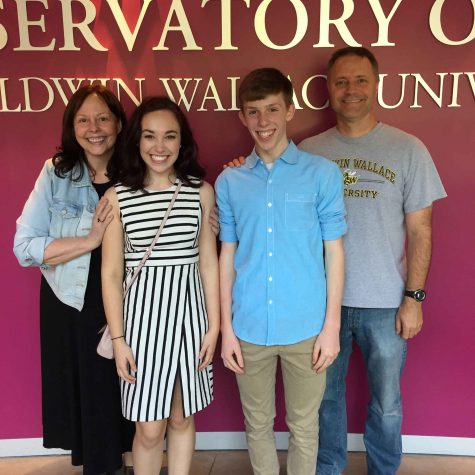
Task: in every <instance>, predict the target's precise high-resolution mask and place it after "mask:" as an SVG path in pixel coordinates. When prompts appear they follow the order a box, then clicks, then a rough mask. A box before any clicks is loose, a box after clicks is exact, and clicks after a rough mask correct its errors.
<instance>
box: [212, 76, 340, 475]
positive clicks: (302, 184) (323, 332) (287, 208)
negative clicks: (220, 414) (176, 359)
mask: <svg viewBox="0 0 475 475" xmlns="http://www.w3.org/2000/svg"><path fill="white" fill-rule="evenodd" d="M292 94H293V90H292V85H291V83H290V81H289V80H288V79H287V78H286V77H285V76H284V75H283V74H282V73H281V72H280V71H278V70H276V69H272V68H264V69H257V70H254V71H252V72H251V73H250V74H248V75H247V76H246V78H245V79H244V80H243V82H242V83H241V86H240V88H239V100H240V108H241V110H240V112H239V117H240V119H241V122H242V123H243V125H244V126H245V127H247V129H248V130H249V133H250V134H251V136H252V138H253V139H254V143H255V148H254V150H253V151H252V153H251V154H250V155H249V156H248V157H247V159H246V162H245V164H244V165H243V166H242V167H241V168H229V169H226V170H224V171H223V173H221V175H220V176H219V177H218V179H217V181H216V191H217V201H218V207H219V221H220V227H221V230H220V239H221V241H222V248H221V255H220V274H221V275H220V290H221V312H222V324H221V330H222V353H221V356H222V358H223V361H224V365H225V366H226V367H227V368H229V369H231V370H232V371H234V372H235V373H236V376H237V382H238V386H239V392H240V396H241V403H242V406H243V412H244V416H245V421H246V436H247V443H248V448H249V454H250V458H251V463H252V466H253V470H254V473H255V474H256V475H264V474H265V475H278V473H279V463H278V459H277V454H276V448H275V441H274V433H273V425H274V417H275V372H276V364H277V359H278V358H280V362H281V367H282V373H283V381H284V390H285V403H286V413H287V416H286V422H287V425H288V427H289V432H290V439H289V450H288V458H287V473H288V474H289V475H310V474H312V475H313V474H314V473H315V465H316V456H317V446H318V437H317V436H316V434H318V408H319V406H320V402H321V399H322V396H323V391H324V389H325V370H326V368H327V367H328V366H329V365H330V364H331V363H332V362H333V361H334V359H335V358H336V357H337V355H338V352H339V339H338V334H339V329H340V305H341V297H342V289H343V274H344V270H343V268H344V264H343V262H344V257H343V244H342V236H343V234H344V233H345V232H346V221H345V209H344V204H343V189H342V185H343V184H342V180H341V174H340V172H339V169H338V167H337V166H336V165H335V164H334V163H331V162H329V161H328V160H326V159H324V158H322V157H317V156H315V155H310V154H308V153H305V152H302V151H300V150H298V149H297V147H296V146H295V144H294V143H293V142H292V141H289V140H288V138H287V132H286V125H287V122H289V121H290V120H291V119H292V117H293V115H294V112H295V108H294V105H293V104H292Z"/></svg>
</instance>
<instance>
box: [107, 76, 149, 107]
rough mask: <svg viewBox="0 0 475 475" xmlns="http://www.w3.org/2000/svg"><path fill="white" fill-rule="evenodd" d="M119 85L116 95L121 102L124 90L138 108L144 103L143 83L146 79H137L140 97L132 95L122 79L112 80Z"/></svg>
mask: <svg viewBox="0 0 475 475" xmlns="http://www.w3.org/2000/svg"><path fill="white" fill-rule="evenodd" d="M112 79H113V80H114V81H115V82H116V85H117V89H116V94H117V97H118V98H119V100H121V99H122V97H121V96H122V95H121V90H123V91H124V92H125V93H126V94H127V97H128V98H129V99H130V100H131V101H132V102H133V103H134V104H135V105H136V106H138V105H139V104H140V103H141V102H142V82H143V81H145V78H135V81H137V82H138V85H139V95H138V97H137V96H136V95H135V94H133V93H132V91H131V90H130V88H129V87H128V86H127V84H126V83H125V82H124V80H123V79H121V78H112Z"/></svg>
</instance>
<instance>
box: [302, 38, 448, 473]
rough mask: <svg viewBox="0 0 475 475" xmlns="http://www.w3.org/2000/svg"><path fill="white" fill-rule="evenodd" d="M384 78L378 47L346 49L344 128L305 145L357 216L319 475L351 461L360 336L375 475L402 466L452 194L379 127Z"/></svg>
mask: <svg viewBox="0 0 475 475" xmlns="http://www.w3.org/2000/svg"><path fill="white" fill-rule="evenodd" d="M378 78H379V76H378V64H377V62H376V59H375V58H374V56H373V55H372V53H371V52H370V51H368V50H366V49H365V48H353V47H350V48H344V49H342V50H338V51H336V52H335V53H334V54H333V56H332V58H331V59H330V62H329V67H328V90H329V95H330V102H331V106H332V108H333V110H334V111H335V112H336V117H337V125H336V127H334V128H332V129H330V130H328V131H326V132H324V133H322V134H320V135H317V136H315V137H311V138H309V139H307V140H304V141H303V142H302V143H301V144H300V148H302V149H303V150H305V151H307V152H310V153H313V154H318V155H322V156H324V157H327V158H329V159H330V160H333V161H334V162H335V163H337V164H338V165H339V167H340V169H341V171H342V173H343V177H344V184H345V189H344V192H345V205H346V208H347V214H348V216H347V221H348V233H347V235H346V237H345V265H346V270H345V273H346V277H345V290H344V296H343V307H342V322H341V330H340V354H339V356H338V358H337V359H336V360H335V362H334V363H333V364H332V365H331V366H330V367H329V369H328V370H327V389H326V391H325V396H324V399H323V402H322V405H321V408H320V445H319V452H318V465H317V473H318V475H337V474H339V473H341V472H342V470H343V468H344V466H345V465H346V440H347V434H346V404H345V378H346V373H347V369H348V362H349V357H350V354H351V348H352V341H353V340H355V341H356V343H357V344H358V346H359V347H360V348H361V351H362V353H363V357H364V359H365V363H366V369H367V373H368V381H369V389H370V394H371V401H370V405H369V411H368V417H367V420H366V427H365V436H364V442H365V446H366V451H367V462H368V473H369V475H376V474H378V475H383V474H384V475H386V474H388V475H389V474H395V473H396V470H397V468H398V467H399V465H400V462H401V452H402V444H401V423H402V410H401V396H400V385H399V380H400V375H401V372H402V369H403V366H404V360H405V355H406V340H407V339H409V338H412V337H414V336H415V335H417V333H419V331H420V330H421V327H422V308H421V302H422V300H424V298H425V292H424V290H423V289H424V284H425V281H426V277H427V273H428V270H429V264H430V257H431V213H432V203H433V202H434V201H435V200H437V199H440V198H444V197H445V196H446V194H445V191H444V188H443V186H442V183H441V181H440V178H439V176H438V174H437V171H436V169H435V166H434V163H433V162H432V159H431V157H430V155H429V152H428V151H427V149H426V147H425V146H424V145H423V144H422V143H421V142H420V141H419V140H418V139H417V138H415V137H413V136H411V135H409V134H406V133H404V132H402V131H401V130H398V129H396V128H394V127H390V126H388V125H386V124H382V123H379V122H377V121H376V118H375V116H374V111H373V105H374V103H375V102H376V94H377V86H378ZM406 238H407V255H406V252H405V241H406Z"/></svg>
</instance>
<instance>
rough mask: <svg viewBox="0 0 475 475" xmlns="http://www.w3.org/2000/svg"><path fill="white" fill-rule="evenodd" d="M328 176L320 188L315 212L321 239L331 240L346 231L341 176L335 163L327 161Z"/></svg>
mask: <svg viewBox="0 0 475 475" xmlns="http://www.w3.org/2000/svg"><path fill="white" fill-rule="evenodd" d="M328 165H329V166H328V170H327V174H328V178H327V180H326V182H325V184H324V186H322V189H321V190H320V196H319V200H318V206H317V214H318V217H319V220H320V227H321V230H322V239H323V240H324V241H332V240H335V239H338V238H340V237H341V236H343V235H344V234H345V233H346V229H347V226H346V219H345V216H346V211H345V204H344V200H343V178H342V175H341V172H340V170H339V168H338V166H337V165H335V164H334V163H331V162H328Z"/></svg>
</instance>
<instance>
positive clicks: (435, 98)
mask: <svg viewBox="0 0 475 475" xmlns="http://www.w3.org/2000/svg"><path fill="white" fill-rule="evenodd" d="M411 76H414V78H415V79H416V84H415V86H414V103H413V104H412V105H411V106H409V107H411V108H418V107H422V106H421V105H419V103H418V102H417V100H418V97H419V86H422V88H423V89H424V90H425V91H426V92H427V93H428V94H429V96H430V97H431V98H432V100H433V101H434V102H435V103H436V104H437V105H438V106H439V107H442V95H443V92H444V78H445V76H447V73H437V76H439V95H437V94H436V93H435V92H434V91H433V90H432V89H431V88H430V87H429V85H428V84H427V82H426V81H425V80H424V79H423V77H422V76H421V75H420V74H411Z"/></svg>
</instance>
